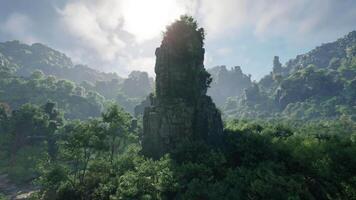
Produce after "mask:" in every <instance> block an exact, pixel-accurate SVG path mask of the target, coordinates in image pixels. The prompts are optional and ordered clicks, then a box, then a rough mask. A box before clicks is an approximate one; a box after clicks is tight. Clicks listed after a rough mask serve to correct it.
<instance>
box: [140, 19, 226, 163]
mask: <svg viewBox="0 0 356 200" xmlns="http://www.w3.org/2000/svg"><path fill="white" fill-rule="evenodd" d="M203 40H204V30H203V29H198V28H197V24H196V22H195V21H194V20H193V19H192V18H191V17H187V16H183V17H181V19H180V20H178V21H176V22H175V23H173V24H172V25H171V26H169V27H168V28H167V31H166V33H165V35H164V38H163V41H162V43H161V46H160V47H159V48H157V50H156V65H155V72H156V95H155V96H151V100H150V102H151V105H150V106H149V107H146V108H145V111H144V116H143V129H144V130H143V138H142V146H143V152H144V154H145V155H147V156H151V157H154V158H158V157H160V156H162V155H163V154H165V153H168V152H170V151H171V150H173V149H174V148H175V146H176V145H177V143H179V142H181V141H183V140H198V139H203V140H206V141H208V142H217V141H219V138H220V135H221V134H222V132H223V125H222V120H221V115H220V112H219V111H218V110H217V108H216V107H215V104H214V103H213V102H212V100H211V98H210V97H209V96H207V95H206V92H207V88H208V86H209V84H210V82H211V78H210V74H209V73H208V72H207V71H206V70H205V68H204V64H203V62H204V52H205V51H204V48H203V45H204V43H203Z"/></svg>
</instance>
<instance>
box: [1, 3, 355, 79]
mask: <svg viewBox="0 0 356 200" xmlns="http://www.w3.org/2000/svg"><path fill="white" fill-rule="evenodd" d="M182 14H188V15H191V16H193V17H194V18H195V19H196V20H197V21H198V23H199V25H200V26H201V27H203V28H204V29H205V31H206V33H207V36H206V41H205V49H206V54H205V61H204V62H205V67H206V68H210V67H214V66H217V65H226V66H227V67H228V68H230V67H233V66H241V68H242V70H243V72H244V73H246V74H251V75H252V78H253V79H254V80H258V79H260V78H262V77H263V76H264V75H266V74H268V73H269V72H270V71H271V69H272V60H273V56H276V55H277V56H279V57H280V60H281V62H282V63H285V62H286V61H288V60H289V59H292V58H294V57H295V56H296V55H298V54H302V53H306V52H308V51H310V50H311V49H313V48H314V47H316V46H318V45H321V44H322V43H327V42H331V41H334V40H336V39H337V38H340V37H342V36H344V35H346V34H347V33H348V32H350V31H352V30H356V1H355V0H288V1H287V0H0V42H4V41H8V40H20V41H22V42H24V43H27V44H32V43H36V42H40V43H43V44H45V45H47V46H49V47H52V48H54V49H57V50H59V51H61V52H64V53H65V54H67V55H68V56H69V57H71V58H72V60H73V62H74V63H78V64H87V65H88V66H89V67H91V68H95V69H97V70H99V71H105V72H117V73H118V74H119V75H121V76H127V75H128V74H129V73H130V71H132V70H141V71H147V72H148V73H149V74H150V75H152V76H154V64H155V55H154V52H155V48H156V47H158V46H159V45H160V41H161V39H162V33H163V31H164V30H165V27H166V26H167V25H169V24H170V23H172V22H173V21H174V20H176V19H177V18H179V16H180V15H182Z"/></svg>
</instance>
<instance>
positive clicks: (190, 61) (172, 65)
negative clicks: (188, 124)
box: [156, 15, 211, 102]
mask: <svg viewBox="0 0 356 200" xmlns="http://www.w3.org/2000/svg"><path fill="white" fill-rule="evenodd" d="M204 38H205V33H204V29H203V28H199V27H198V24H197V22H196V21H195V20H194V19H193V18H192V17H190V16H187V15H183V16H181V17H180V19H178V20H176V21H175V22H173V23H172V24H171V25H169V26H167V29H166V32H165V33H164V35H163V40H162V43H161V46H160V48H158V49H157V50H156V56H157V60H156V74H157V76H156V92H157V96H158V97H164V99H169V98H184V99H187V100H188V101H189V102H195V100H196V99H197V98H199V96H201V95H205V94H206V91H207V88H208V87H209V84H210V83H211V77H210V74H209V73H208V72H207V71H206V70H205V68H204V53H205V50H204V48H203V46H204ZM166 74H169V75H168V76H169V78H166V77H167V75H166Z"/></svg>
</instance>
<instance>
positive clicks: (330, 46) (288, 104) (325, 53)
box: [224, 31, 356, 120]
mask: <svg viewBox="0 0 356 200" xmlns="http://www.w3.org/2000/svg"><path fill="white" fill-rule="evenodd" d="M232 96H233V95H232ZM227 105H228V106H227V107H225V110H224V111H225V113H226V114H227V115H228V116H230V117H238V118H261V117H262V118H274V117H283V118H293V119H308V120H309V119H321V118H337V117H340V116H342V115H346V116H350V117H351V118H355V117H356V32H355V31H353V32H351V33H349V34H347V35H346V36H345V37H343V38H341V39H338V40H337V41H335V42H332V43H327V44H323V45H321V46H319V47H317V48H315V49H313V50H312V51H310V52H308V53H306V54H303V55H299V56H297V57H296V58H295V59H292V60H290V61H288V62H287V63H286V64H285V65H284V66H281V64H280V62H279V58H278V57H275V58H274V61H273V71H272V72H271V73H270V74H269V75H267V76H265V77H264V78H262V79H261V80H260V82H258V83H256V84H254V85H253V86H252V87H249V88H247V89H246V90H245V91H244V93H243V94H242V95H241V96H239V98H236V99H230V101H228V102H227Z"/></svg>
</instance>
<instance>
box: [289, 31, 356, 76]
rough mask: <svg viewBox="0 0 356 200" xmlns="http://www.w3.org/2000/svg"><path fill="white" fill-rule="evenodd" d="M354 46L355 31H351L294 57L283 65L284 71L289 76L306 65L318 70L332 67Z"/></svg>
mask: <svg viewBox="0 0 356 200" xmlns="http://www.w3.org/2000/svg"><path fill="white" fill-rule="evenodd" d="M355 44H356V31H352V32H350V33H348V34H347V35H345V36H344V37H342V38H340V39H338V40H336V41H334V42H329V43H325V44H322V45H320V46H318V47H316V48H314V49H313V50H311V51H309V52H308V53H305V54H301V55H298V56H296V58H294V59H291V60H289V61H288V62H287V63H286V64H285V65H284V69H285V71H286V72H287V73H288V74H289V73H292V72H294V71H296V70H298V69H300V68H305V67H307V66H308V65H315V66H316V67H318V68H327V67H332V65H333V64H334V65H335V64H336V63H337V62H340V60H341V59H343V58H346V57H347V54H348V52H347V51H348V49H350V48H352V47H353V45H355Z"/></svg>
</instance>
